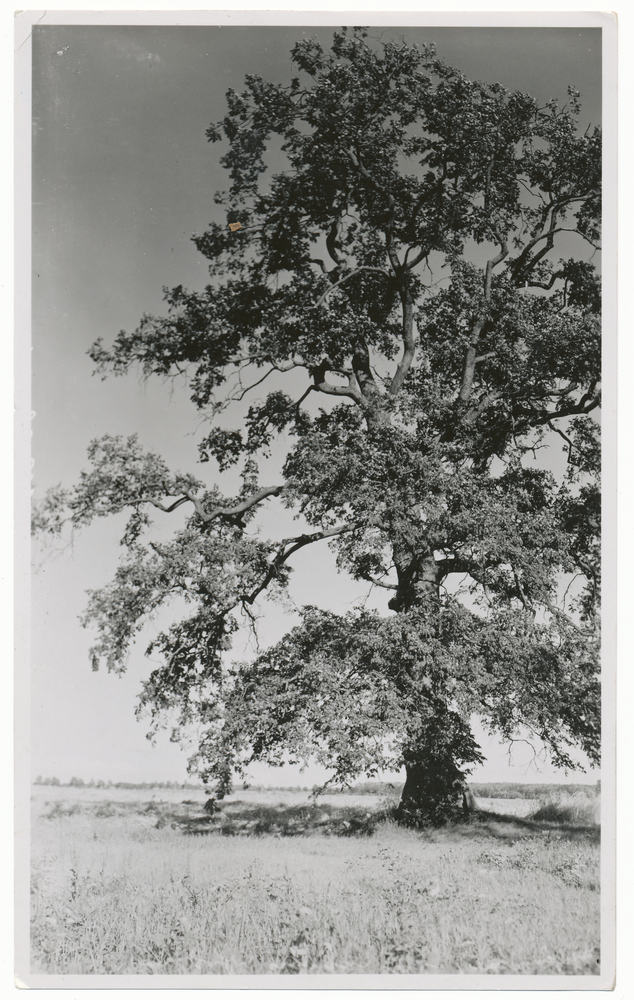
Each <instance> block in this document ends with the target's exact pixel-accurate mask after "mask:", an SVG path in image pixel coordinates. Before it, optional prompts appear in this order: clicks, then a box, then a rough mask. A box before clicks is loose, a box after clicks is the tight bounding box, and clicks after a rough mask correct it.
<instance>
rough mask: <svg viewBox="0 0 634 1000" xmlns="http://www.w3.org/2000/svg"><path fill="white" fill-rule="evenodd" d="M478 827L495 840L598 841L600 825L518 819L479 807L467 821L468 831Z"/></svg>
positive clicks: (595, 842) (517, 817)
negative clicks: (534, 838)
mask: <svg viewBox="0 0 634 1000" xmlns="http://www.w3.org/2000/svg"><path fill="white" fill-rule="evenodd" d="M478 828H479V829H480V830H482V831H486V833H488V834H489V835H490V836H492V837H495V838H496V839H498V840H508V839H513V840H519V839H520V838H522V837H536V836H537V837H543V838H545V839H547V840H585V841H590V842H591V843H594V844H598V843H599V842H600V840H601V828H600V827H599V826H597V825H596V824H588V825H587V826H586V825H583V826H582V825H578V824H572V823H564V822H553V821H546V820H535V819H521V818H520V817H519V816H507V815H505V814H504V813H492V812H486V811H485V810H478V811H477V812H475V813H474V814H473V816H472V818H471V822H470V823H469V824H468V825H467V830H470V831H471V832H473V831H475V830H477V829H478Z"/></svg>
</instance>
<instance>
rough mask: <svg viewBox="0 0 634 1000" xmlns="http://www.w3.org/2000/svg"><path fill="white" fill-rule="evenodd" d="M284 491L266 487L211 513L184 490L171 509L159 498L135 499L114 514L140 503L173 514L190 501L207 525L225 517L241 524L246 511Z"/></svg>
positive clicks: (193, 495) (194, 496)
mask: <svg viewBox="0 0 634 1000" xmlns="http://www.w3.org/2000/svg"><path fill="white" fill-rule="evenodd" d="M283 490H284V487H283V486H265V487H264V488H263V489H261V490H258V492H257V493H254V494H253V496H251V497H248V498H247V499H246V500H243V501H242V502H241V503H238V504H235V506H233V507H215V508H214V509H213V510H211V511H206V510H205V508H204V506H203V504H202V503H201V501H200V500H199V499H198V497H197V496H196V495H195V494H194V493H191V492H190V491H189V490H183V493H184V496H182V497H179V499H178V500H176V502H175V503H173V504H171V505H170V506H169V507H166V506H165V505H164V504H162V503H161V502H160V500H159V499H158V498H157V497H135V498H134V499H131V500H126V502H125V503H123V504H121V505H120V506H119V507H117V508H116V509H115V511H114V513H117V511H119V510H123V508H124V507H134V506H137V505H138V504H140V503H151V504H153V506H154V507H158V508H159V510H162V511H164V512H165V513H166V514H171V512H172V511H173V510H176V508H177V507H180V506H181V505H182V504H184V503H187V502H188V501H189V502H191V503H193V505H194V509H195V510H196V513H197V514H198V516H199V517H200V518H201V519H202V520H203V521H204V522H205V523H206V524H208V523H209V522H210V521H213V520H215V519H216V518H217V517H225V518H227V519H228V520H230V521H233V522H234V523H235V524H241V523H242V522H241V515H242V514H245V513H246V511H248V510H251V509H252V508H253V507H255V506H257V504H259V503H260V502H261V501H262V500H264V499H266V497H271V496H279V495H280V493H282V492H283Z"/></svg>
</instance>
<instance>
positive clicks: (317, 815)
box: [166, 800, 382, 837]
mask: <svg viewBox="0 0 634 1000" xmlns="http://www.w3.org/2000/svg"><path fill="white" fill-rule="evenodd" d="M381 818H382V817H381V815H380V814H379V813H376V812H369V811H367V810H365V809H363V807H357V806H342V807H333V806H328V807H326V806H318V805H312V804H306V805H284V804H279V805H265V804H262V803H251V802H249V803H246V802H242V801H239V800H238V801H235V800H234V801H232V802H229V803H227V804H226V805H223V806H222V807H221V808H220V809H219V811H218V812H215V813H213V814H212V815H210V816H207V815H205V814H203V815H201V814H200V806H198V808H197V810H196V813H195V814H194V815H192V814H191V813H189V814H184V813H183V812H182V811H179V813H173V814H172V815H170V816H169V817H167V816H166V820H167V821H168V822H174V823H176V824H177V825H178V827H179V828H180V829H181V830H182V832H183V833H185V834H188V835H192V836H205V835H208V834H216V835H221V836H225V837H232V836H254V837H258V836H273V837H306V836H312V835H314V834H319V835H321V836H325V837H331V836H336V837H354V836H363V837H368V836H371V835H372V834H373V832H374V829H375V827H376V825H377V823H378V822H380V820H381Z"/></svg>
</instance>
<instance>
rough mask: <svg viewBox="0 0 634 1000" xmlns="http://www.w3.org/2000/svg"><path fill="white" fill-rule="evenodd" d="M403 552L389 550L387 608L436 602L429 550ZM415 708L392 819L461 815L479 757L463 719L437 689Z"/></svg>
mask: <svg viewBox="0 0 634 1000" xmlns="http://www.w3.org/2000/svg"><path fill="white" fill-rule="evenodd" d="M404 555H405V554H404V553H402V552H397V551H395V552H394V562H395V565H396V569H397V573H398V581H399V584H398V590H397V592H396V595H395V597H394V598H393V599H392V600H391V601H390V604H389V606H390V608H391V609H392V610H393V611H397V612H401V613H406V612H407V611H409V610H412V609H413V608H415V607H421V606H423V605H425V604H431V603H437V601H438V599H439V585H440V580H441V572H442V571H441V570H440V568H439V566H438V564H437V563H436V561H435V560H434V557H433V554H432V553H430V552H427V553H426V554H425V555H424V556H418V557H416V556H412V555H411V554H408V556H405V557H404ZM423 679H424V677H423V676H421V677H420V678H416V680H418V681H421V680H423ZM415 711H416V715H417V718H418V722H417V727H416V729H415V730H413V731H412V733H411V737H410V741H409V742H408V743H407V744H406V746H405V748H404V751H403V757H404V761H405V771H406V779H405V786H404V788H403V793H402V796H401V801H400V803H399V806H398V809H397V813H396V816H397V819H398V820H399V822H402V823H404V824H407V825H410V826H430V825H433V826H438V825H440V824H442V823H445V822H447V821H448V820H452V819H453V820H455V819H463V818H465V817H467V816H468V815H469V814H470V812H471V811H472V803H473V796H472V795H471V793H470V792H469V791H468V789H467V773H468V769H469V765H472V764H474V763H480V762H481V761H482V759H483V758H482V755H481V753H480V748H479V746H478V745H477V743H476V742H475V740H474V739H473V736H472V734H471V727H470V725H469V722H468V720H465V719H463V718H462V717H461V716H460V715H459V714H458V713H457V712H455V711H453V710H452V709H451V708H450V707H449V705H448V703H447V702H446V701H444V700H443V699H442V696H439V695H438V693H435V694H433V695H432V694H431V693H430V694H429V695H428V696H427V695H425V696H421V702H420V704H419V705H416V706H415ZM465 766H466V769H465Z"/></svg>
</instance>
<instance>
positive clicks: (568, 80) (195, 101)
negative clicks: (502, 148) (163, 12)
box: [31, 26, 601, 784]
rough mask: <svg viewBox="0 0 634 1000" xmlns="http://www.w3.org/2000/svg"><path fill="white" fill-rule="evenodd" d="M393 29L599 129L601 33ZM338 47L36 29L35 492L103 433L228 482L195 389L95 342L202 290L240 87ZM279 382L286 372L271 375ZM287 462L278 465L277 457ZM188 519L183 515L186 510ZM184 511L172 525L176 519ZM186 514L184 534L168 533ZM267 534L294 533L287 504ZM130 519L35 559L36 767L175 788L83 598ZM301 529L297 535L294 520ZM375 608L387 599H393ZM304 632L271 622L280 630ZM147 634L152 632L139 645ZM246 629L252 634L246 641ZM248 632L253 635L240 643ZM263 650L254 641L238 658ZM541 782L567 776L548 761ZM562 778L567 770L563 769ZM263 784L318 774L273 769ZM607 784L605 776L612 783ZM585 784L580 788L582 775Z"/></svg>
mask: <svg viewBox="0 0 634 1000" xmlns="http://www.w3.org/2000/svg"><path fill="white" fill-rule="evenodd" d="M372 33H373V34H377V35H378V34H383V35H384V36H388V37H389V36H396V35H405V37H406V38H407V40H408V41H412V42H414V41H418V42H429V41H433V42H435V43H436V44H437V47H438V53H439V55H440V56H442V57H443V58H445V59H446V61H447V62H449V63H451V64H454V65H456V66H458V67H459V68H460V69H461V70H462V71H463V72H465V73H466V74H467V75H468V76H470V77H472V78H476V79H485V80H488V81H499V82H500V83H502V84H504V85H505V86H507V87H509V88H511V89H519V90H523V91H527V92H529V93H532V94H533V95H534V96H536V97H538V98H540V99H543V100H544V101H545V100H548V99H549V98H550V97H558V98H561V99H565V95H566V87H567V85H568V84H572V85H574V86H576V87H577V88H578V89H579V90H580V91H581V93H582V100H583V108H584V111H583V124H584V126H585V124H587V123H589V122H592V123H593V124H598V123H599V118H600V111H601V95H600V88H601V38H600V31H599V30H597V29H588V28H585V29H584V28H536V29H533V28H493V29H486V28H468V29H467V28H430V29H424V28H390V29H387V30H385V31H382V29H378V28H376V29H372ZM312 34H316V35H317V36H318V37H319V38H320V40H321V41H323V42H324V43H326V44H327V43H328V41H329V39H330V38H331V34H332V32H331V31H330V29H326V28H318V29H314V30H313V29H305V28H287V27H284V28H279V27H257V28H250V27H224V28H211V27H195V28H183V27H110V26H90V27H80V26H71V27H65V26H46V27H42V26H40V27H36V28H34V31H33V63H34V75H33V118H34V124H33V136H34V141H33V271H34V273H33V348H34V350H33V409H34V411H35V414H36V416H35V419H34V424H33V432H34V440H33V454H34V486H35V489H36V491H37V492H38V493H41V492H42V491H43V490H44V489H46V488H47V487H48V486H50V485H52V484H55V483H58V482H65V483H71V482H72V481H73V480H74V479H75V478H76V477H77V474H78V472H79V470H80V469H81V468H82V466H83V465H84V460H85V449H86V445H87V444H88V442H89V441H90V440H91V439H93V438H96V437H100V436H102V435H103V434H105V433H109V434H129V433H132V432H134V431H136V432H138V433H139V436H140V439H141V442H142V443H143V445H144V446H146V447H148V448H152V449H155V450H157V451H159V452H160V453H161V454H163V455H164V457H165V458H166V460H167V461H168V463H170V464H171V465H172V467H175V468H178V469H180V470H183V471H185V470H189V471H193V472H194V473H196V474H197V475H199V476H201V478H207V479H208V480H209V482H211V481H213V476H214V469H213V468H212V463H210V464H209V465H207V466H204V467H202V469H201V467H197V466H196V430H197V428H198V427H199V425H200V417H199V416H198V415H197V414H196V413H195V412H194V409H193V407H192V406H191V404H190V403H189V402H188V400H187V396H186V393H184V392H183V391H182V387H181V386H179V385H178V384H176V383H174V384H171V383H170V384H167V383H166V384H161V383H160V382H158V381H152V382H149V383H143V382H142V381H141V379H140V378H135V377H134V376H131V377H127V378H125V379H110V380H107V381H103V382H102V381H100V380H98V379H95V378H92V377H91V371H92V362H91V361H90V359H89V358H88V357H87V356H86V351H87V349H88V348H89V346H90V344H91V343H92V342H93V341H94V340H95V339H96V338H97V337H100V336H101V337H103V338H104V340H105V341H106V342H110V341H111V340H112V338H113V337H114V336H115V335H116V333H117V332H118V331H119V330H120V329H122V328H123V329H127V330H130V329H133V328H134V327H135V326H136V325H137V323H138V320H139V319H140V317H141V315H142V313H143V312H144V311H147V312H157V311H160V310H161V308H162V302H161V299H162V292H161V289H162V286H163V285H167V286H171V285H176V284H181V283H182V284H184V285H185V286H187V287H190V288H196V287H201V286H202V285H203V284H205V282H206V280H207V272H206V265H205V261H204V259H203V258H202V257H200V256H199V255H198V253H197V251H196V249H195V247H194V245H193V244H192V243H191V241H190V237H191V235H192V233H196V232H201V231H202V230H204V228H205V226H206V225H207V224H208V223H209V222H210V221H211V220H212V218H214V214H215V212H216V211H217V209H216V206H215V205H214V203H213V195H214V192H215V191H216V190H217V189H218V188H222V187H224V186H225V180H224V177H223V171H222V170H221V168H220V166H219V163H218V159H219V155H220V152H219V147H218V146H215V145H209V144H208V143H207V141H206V139H205V130H206V128H207V126H208V125H209V124H210V122H212V121H215V120H217V119H219V118H221V117H222V115H223V113H224V107H225V101H224V95H225V92H226V91H227V89H228V88H229V87H234V88H236V89H239V88H240V87H241V85H242V82H243V79H244V75H245V73H254V74H259V75H262V76H264V77H265V78H270V79H272V80H276V81H277V80H284V79H286V78H288V77H289V76H290V73H291V69H290V60H289V58H288V53H289V51H290V49H291V47H292V45H293V44H294V42H295V41H297V40H298V39H299V38H300V37H302V36H308V35H312ZM271 386H272V383H271ZM272 465H275V460H273V462H272ZM173 516H174V517H176V516H180V515H177V514H175V515H173ZM168 520H169V519H168ZM175 524H176V522H175V521H170V522H169V524H168V525H167V527H168V529H169V530H172V529H173V527H174V526H175ZM263 525H264V528H265V531H266V533H267V534H270V535H271V536H275V535H277V534H279V533H280V532H281V531H282V530H283V529H282V517H281V511H280V509H279V508H276V506H275V502H273V503H271V505H270V510H269V512H268V513H267V514H266V516H265V517H264V518H263ZM118 528H119V525H118V524H116V523H106V522H103V523H99V524H97V525H96V526H94V527H93V528H90V529H89V530H86V531H85V532H84V533H83V534H82V535H81V536H78V537H76V538H75V539H74V542H73V545H72V547H66V548H65V549H60V550H59V551H58V552H56V553H54V554H51V553H48V554H47V555H46V557H44V553H43V552H42V551H41V550H39V549H38V550H37V551H36V565H37V567H38V568H37V572H36V574H35V576H34V583H33V640H32V641H33V648H32V654H33V684H32V706H33V722H32V733H31V745H32V771H33V774H34V775H36V774H43V775H56V776H58V777H60V778H61V779H63V780H64V779H67V778H69V777H70V776H72V775H76V776H78V777H82V778H84V779H88V778H90V777H95V778H106V779H107V778H110V779H112V780H135V779H137V780H151V779H156V780H178V779H181V778H184V777H185V763H186V755H185V754H183V753H182V752H181V751H180V750H179V749H178V748H177V747H175V746H173V745H171V744H170V743H169V740H168V738H167V736H165V738H164V739H161V740H159V742H158V744H157V746H156V747H154V748H152V747H151V746H150V744H149V743H148V742H147V741H146V740H145V738H144V728H143V724H142V723H141V724H138V723H137V722H136V720H135V717H134V707H135V698H136V695H137V693H138V691H139V688H140V679H141V677H143V676H145V675H146V674H147V672H148V670H149V669H150V665H149V664H148V662H147V660H145V658H144V657H143V655H142V649H143V648H144V646H145V644H146V643H147V641H149V638H150V636H151V635H152V634H154V633H155V632H156V629H157V627H158V625H159V623H154V625H153V626H150V627H149V628H148V630H147V632H146V633H145V634H144V637H145V639H146V642H145V643H143V642H142V643H141V646H140V648H139V650H137V651H136V652H134V653H133V654H132V656H131V659H130V668H129V672H128V674H127V675H126V676H125V677H124V678H122V679H119V678H117V677H114V676H112V675H107V674H106V673H103V672H100V673H96V674H95V673H92V672H91V670H90V667H89V664H88V656H87V650H88V647H89V646H90V644H91V636H90V634H88V633H86V632H85V631H84V630H82V629H81V628H80V626H79V622H78V616H79V614H80V613H81V611H82V609H83V607H84V606H85V591H86V589H89V588H96V587H99V586H101V585H102V584H103V583H105V582H106V581H107V580H108V579H109V578H110V576H111V575H112V572H113V570H114V567H115V564H116V560H117V557H118V555H119V553H120V549H119V547H118V545H117V537H118V535H117V530H118ZM286 533H288V532H287V531H286ZM318 548H319V547H318V546H315V547H313V550H311V551H310V554H309V555H307V556H306V557H305V558H304V559H300V557H299V556H298V558H297V559H296V561H295V566H296V572H295V574H294V584H293V597H294V599H295V601H296V603H297V605H302V604H305V603H314V604H319V605H321V606H329V607H331V608H333V610H342V609H347V608H348V607H353V606H354V605H355V604H356V603H358V602H359V601H360V600H364V599H365V598H366V596H367V592H366V589H364V588H363V587H360V585H359V584H355V583H352V582H351V581H350V580H347V579H345V578H343V577H337V576H336V575H335V574H334V571H333V561H332V558H331V554H330V552H329V550H328V549H327V547H325V546H324V548H323V549H321V550H320V551H316V550H317V549H318ZM370 604H372V605H374V606H376V607H381V608H382V607H384V604H383V598H382V597H374V596H372V597H371V598H370ZM290 624H292V618H290V619H289V618H287V619H283V618H282V616H281V615H280V613H279V612H278V613H276V614H274V615H273V616H272V617H271V618H270V619H269V620H268V623H267V624H266V625H265V627H264V630H263V637H262V638H263V641H264V642H265V643H267V642H270V641H274V640H275V639H277V638H278V637H279V636H280V635H281V634H282V633H283V631H285V630H286V629H287V628H288V627H290ZM142 638H143V637H142ZM243 639H244V637H243ZM242 641H243V640H241V642H242ZM247 653H248V650H245V649H243V648H241V645H240V643H238V645H237V646H236V648H235V649H234V650H233V653H232V655H234V656H235V657H236V658H241V657H244V656H246V655H247ZM483 748H484V750H485V753H487V754H488V756H489V762H488V763H487V765H485V767H484V768H482V769H480V771H479V772H478V774H476V775H474V777H475V778H476V779H479V780H499V781H502V780H538V779H539V777H540V775H538V774H536V772H535V771H534V770H532V769H527V763H528V759H529V757H530V754H527V752H526V751H525V750H523V749H522V747H521V746H518V747H516V748H515V749H514V751H513V755H512V757H511V762H512V764H513V766H512V767H509V766H508V763H509V761H508V757H507V755H506V748H502V749H501V748H499V747H497V746H496V745H495V744H490V743H489V742H488V741H485V742H483ZM541 777H542V778H543V779H548V780H552V772H551V771H549V770H547V769H544V770H543V771H542V772H541ZM560 777H563V775H560V774H559V773H558V774H557V780H559V779H560ZM254 778H256V779H257V780H264V781H268V780H270V781H271V782H276V783H277V782H279V781H280V780H287V781H288V782H289V783H293V784H294V783H302V784H303V783H307V784H310V783H312V781H313V780H318V774H317V773H316V772H313V771H310V772H308V773H307V775H305V776H304V777H296V776H295V775H294V774H285V775H284V777H283V778H282V776H281V775H280V774H279V773H278V772H273V773H272V774H271V775H270V776H269V775H264V774H263V772H262V771H258V772H255V771H254ZM595 779H596V775H591V780H595ZM574 780H579V779H578V778H576V777H575V778H574Z"/></svg>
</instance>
